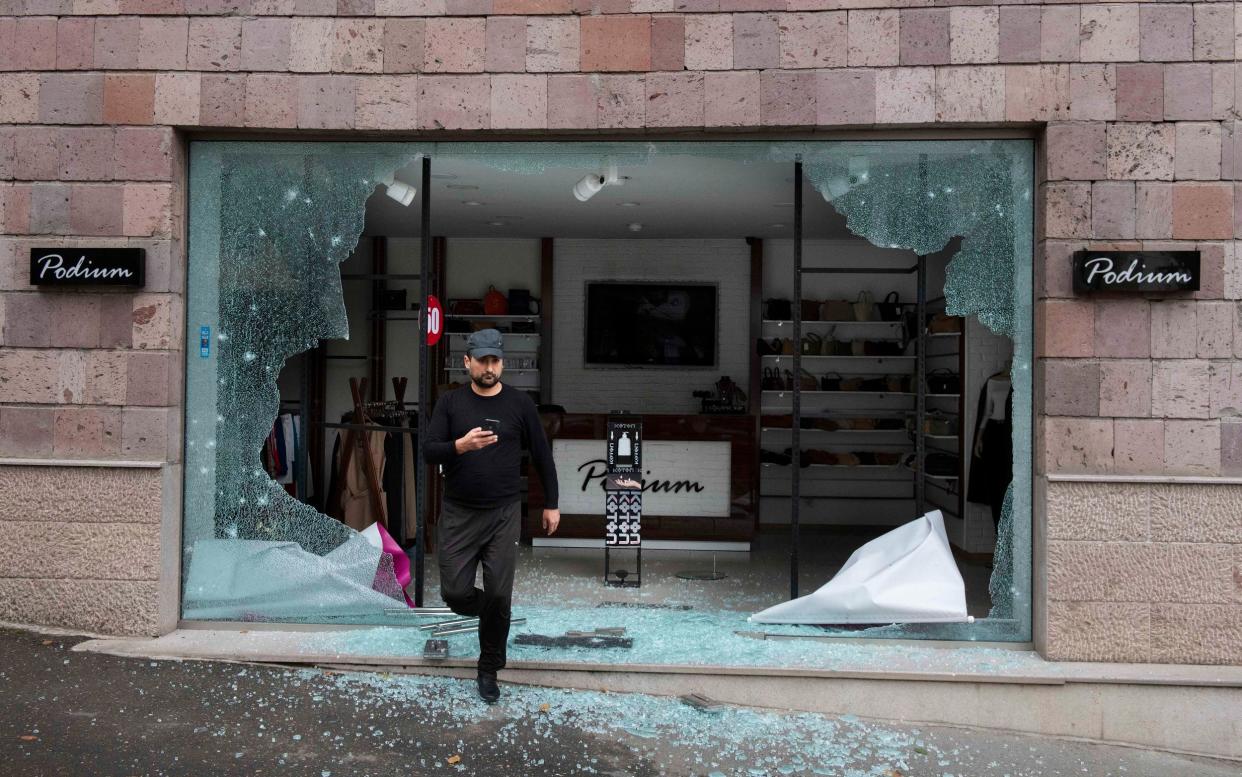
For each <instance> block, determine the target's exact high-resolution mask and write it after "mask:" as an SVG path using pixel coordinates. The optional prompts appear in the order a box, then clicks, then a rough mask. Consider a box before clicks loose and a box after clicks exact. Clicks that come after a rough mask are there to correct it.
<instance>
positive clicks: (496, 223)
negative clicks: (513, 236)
mask: <svg viewBox="0 0 1242 777" xmlns="http://www.w3.org/2000/svg"><path fill="white" fill-rule="evenodd" d="M508 223H509V222H507V221H489V222H487V225H488V226H489V227H503V226H506V225H507V224H508Z"/></svg>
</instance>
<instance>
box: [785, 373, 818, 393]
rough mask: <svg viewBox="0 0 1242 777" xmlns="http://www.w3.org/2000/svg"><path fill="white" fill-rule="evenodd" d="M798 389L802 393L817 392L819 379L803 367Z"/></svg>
mask: <svg viewBox="0 0 1242 777" xmlns="http://www.w3.org/2000/svg"><path fill="white" fill-rule="evenodd" d="M791 388H792V387H791ZM798 388H799V389H801V390H802V391H816V390H818V389H819V379H818V378H816V377H815V376H814V375H812V374H811V373H810V372H809V371H808V370H807V369H806V368H805V367H803V368H802V372H801V374H800V375H799V376H798Z"/></svg>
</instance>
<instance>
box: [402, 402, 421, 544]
mask: <svg viewBox="0 0 1242 777" xmlns="http://www.w3.org/2000/svg"><path fill="white" fill-rule="evenodd" d="M410 423H411V424H413V425H414V428H413V429H411V430H410V432H409V433H408V434H403V435H401V440H402V443H403V445H404V447H405V452H404V462H405V466H404V467H402V473H401V474H402V477H404V478H405V512H403V513H402V515H404V516H405V537H406V544H407V545H408V544H410V543H412V542H413V541H414V539H415V534H416V529H417V516H416V515H415V513H416V511H417V510H418V500H417V499H416V498H415V497H416V496H417V493H416V491H415V482H414V470H415V468H416V467H417V466H418V456H417V454H416V453H415V451H417V450H418V443H417V442H416V441H415V438H416V437H417V429H418V419H417V418H411V419H410Z"/></svg>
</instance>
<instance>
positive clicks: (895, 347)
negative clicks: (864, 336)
mask: <svg viewBox="0 0 1242 777" xmlns="http://www.w3.org/2000/svg"><path fill="white" fill-rule="evenodd" d="M904 350H905V348H904V347H903V346H902V344H901V343H900V342H898V341H896V340H867V341H866V343H865V345H864V351H865V352H866V354H867V356H901V352H902V351H904Z"/></svg>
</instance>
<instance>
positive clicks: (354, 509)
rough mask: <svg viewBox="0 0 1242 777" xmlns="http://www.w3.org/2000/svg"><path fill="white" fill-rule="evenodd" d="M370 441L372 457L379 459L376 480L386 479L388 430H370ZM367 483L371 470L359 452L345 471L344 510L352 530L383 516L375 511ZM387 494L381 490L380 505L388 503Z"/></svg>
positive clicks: (342, 498) (342, 505) (358, 529)
mask: <svg viewBox="0 0 1242 777" xmlns="http://www.w3.org/2000/svg"><path fill="white" fill-rule="evenodd" d="M366 434H367V443H368V444H369V445H370V448H371V460H372V461H374V462H375V473H376V479H377V480H379V482H380V483H383V482H384V438H385V437H386V436H387V435H386V433H385V432H366ZM369 490H370V487H369V485H368V484H367V471H366V470H365V469H363V465H362V457H361V456H360V455H359V452H358V451H354V455H353V456H351V457H350V459H349V471H347V472H345V473H344V485H343V486H342V487H341V512H342V513H343V514H344V516H345V525H346V526H348V527H349V528H351V529H355V530H357V531H362V530H363V529H365V528H367V527H368V526H370V525H371V524H373V523H375V522H376V521H378V520H379V519H380V516H378V515H373V514H372V512H371V495H370V494H369V493H368V492H369ZM386 499H387V497H386V496H385V494H384V492H383V491H380V494H379V501H380V504H388V502H387V501H386Z"/></svg>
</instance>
